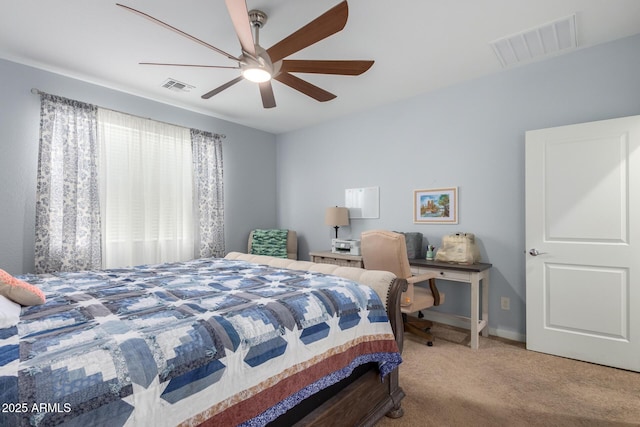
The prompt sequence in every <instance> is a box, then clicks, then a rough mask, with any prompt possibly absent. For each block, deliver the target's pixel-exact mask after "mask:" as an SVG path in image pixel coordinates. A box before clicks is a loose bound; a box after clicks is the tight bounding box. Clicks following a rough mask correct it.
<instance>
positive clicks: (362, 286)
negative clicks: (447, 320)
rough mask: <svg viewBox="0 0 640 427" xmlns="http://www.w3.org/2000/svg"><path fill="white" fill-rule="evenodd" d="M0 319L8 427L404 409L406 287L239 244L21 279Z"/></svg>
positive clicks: (368, 418) (329, 416) (208, 422)
mask: <svg viewBox="0 0 640 427" xmlns="http://www.w3.org/2000/svg"><path fill="white" fill-rule="evenodd" d="M20 279H23V280H24V281H25V282H28V283H31V284H33V285H35V286H37V287H38V288H39V289H41V290H42V291H43V292H44V294H45V296H46V298H47V302H46V303H45V304H44V305H36V306H30V307H24V308H23V309H22V313H21V316H20V322H19V323H18V324H17V325H15V326H10V327H6V328H4V329H0V402H2V408H0V426H22V425H24V426H49V425H64V426H83V427H87V426H98V425H105V426H106V425H108V426H142V425H154V426H178V425H184V426H194V425H203V426H227V425H228V426H235V425H247V426H253V425H294V424H297V425H336V423H337V422H339V424H341V425H373V424H375V422H376V421H377V420H379V419H380V418H381V417H383V416H384V415H385V414H387V415H389V416H394V417H398V416H401V415H402V409H401V405H400V402H401V400H402V398H403V397H404V392H403V391H402V389H401V388H400V387H399V384H398V367H399V365H400V363H401V361H402V360H401V351H402V327H401V325H402V322H401V317H400V310H399V301H400V294H401V292H402V289H403V287H404V286H405V283H403V281H402V280H398V279H396V278H395V276H394V275H393V274H392V273H388V272H381V271H369V270H362V269H358V268H352V267H339V266H334V265H329V264H314V263H311V262H306V261H295V260H290V259H280V258H272V257H266V256H256V255H248V254H241V253H237V252H232V253H230V254H228V255H227V256H226V257H225V258H210V259H198V260H193V261H188V262H183V263H169V264H161V265H153V266H138V267H134V268H129V269H112V270H102V271H88V272H80V273H57V274H50V275H25V276H21V277H20Z"/></svg>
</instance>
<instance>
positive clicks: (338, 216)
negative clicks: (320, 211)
mask: <svg viewBox="0 0 640 427" xmlns="http://www.w3.org/2000/svg"><path fill="white" fill-rule="evenodd" d="M324 223H325V224H327V225H330V226H332V227H333V228H335V229H336V239H337V238H338V228H340V226H341V225H349V209H347V208H342V207H338V206H332V207H330V208H327V210H326V212H325V214H324Z"/></svg>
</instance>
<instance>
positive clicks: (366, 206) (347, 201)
mask: <svg viewBox="0 0 640 427" xmlns="http://www.w3.org/2000/svg"><path fill="white" fill-rule="evenodd" d="M344 205H345V207H347V208H349V218H351V219H358V218H380V187H362V188H347V189H346V190H345V191H344Z"/></svg>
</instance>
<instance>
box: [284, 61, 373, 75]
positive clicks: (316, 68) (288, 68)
mask: <svg viewBox="0 0 640 427" xmlns="http://www.w3.org/2000/svg"><path fill="white" fill-rule="evenodd" d="M373 62H374V61H314V60H292V59H285V60H283V61H282V68H281V70H282V71H284V72H288V73H316V74H340V75H343V76H359V75H360V74H362V73H364V72H365V71H367V70H368V69H369V68H371V66H372V65H373Z"/></svg>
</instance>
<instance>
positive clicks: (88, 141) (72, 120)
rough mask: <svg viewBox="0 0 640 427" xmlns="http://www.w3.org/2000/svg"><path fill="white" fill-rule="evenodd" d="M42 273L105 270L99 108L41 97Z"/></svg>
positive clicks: (39, 207)
mask: <svg viewBox="0 0 640 427" xmlns="http://www.w3.org/2000/svg"><path fill="white" fill-rule="evenodd" d="M40 100H41V108H40V149H39V150H40V151H39V155H38V177H37V194H36V241H35V261H36V265H35V270H36V273H48V272H52V271H79V270H87V269H93V268H100V267H101V246H100V204H99V200H98V194H99V190H98V171H97V155H98V151H97V149H98V146H97V140H96V134H97V120H96V112H97V107H95V106H92V105H88V104H84V103H81V102H78V101H73V100H70V99H66V98H62V97H58V96H53V95H49V94H44V93H41V95H40Z"/></svg>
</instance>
